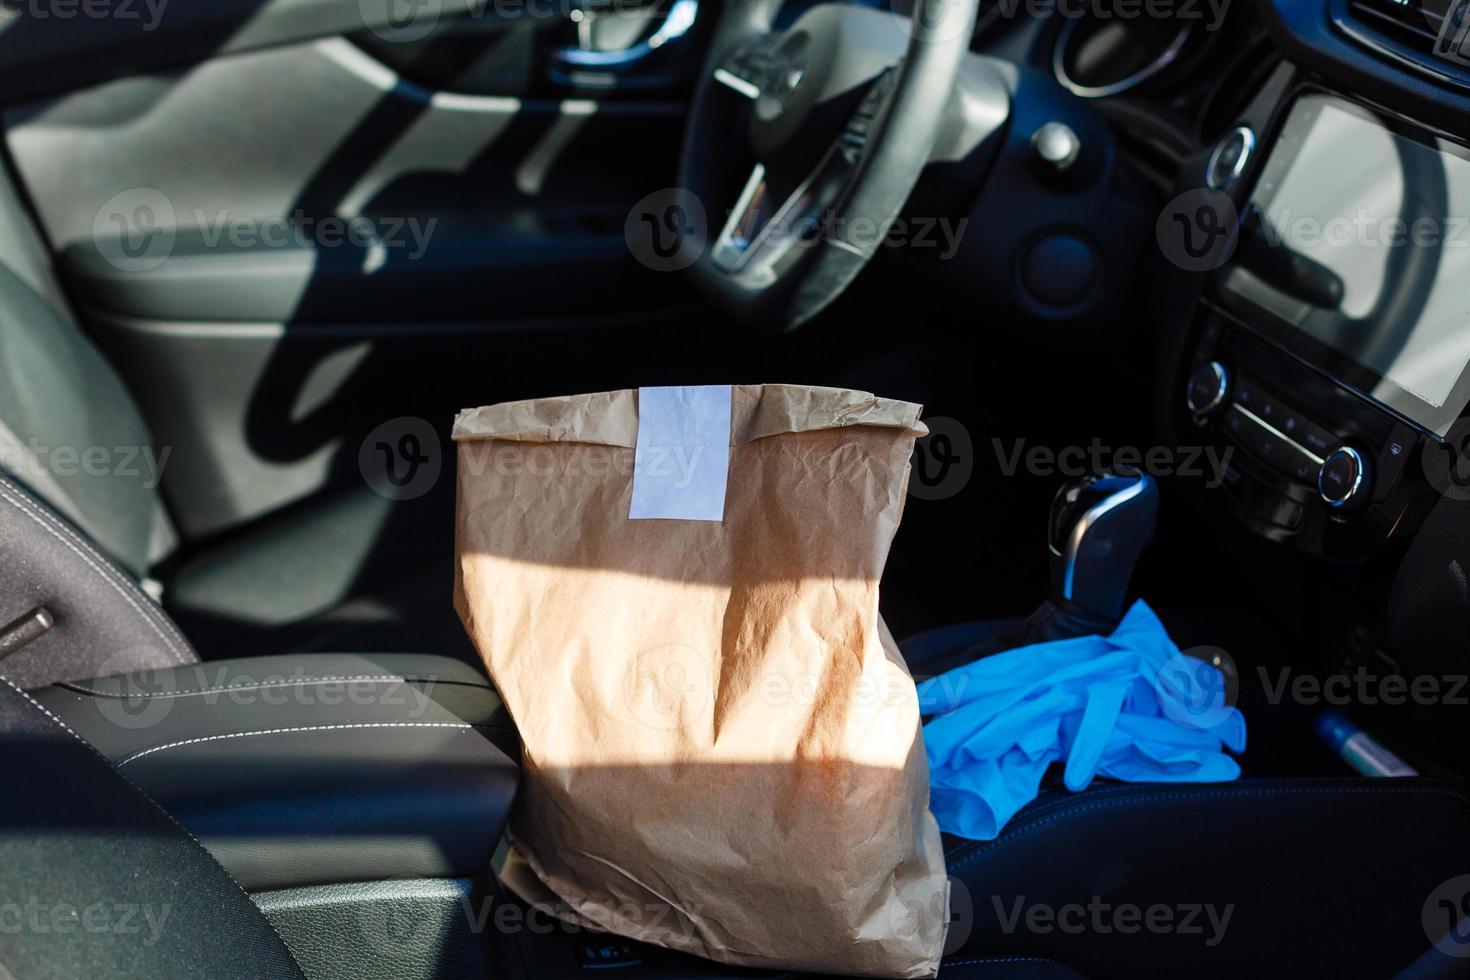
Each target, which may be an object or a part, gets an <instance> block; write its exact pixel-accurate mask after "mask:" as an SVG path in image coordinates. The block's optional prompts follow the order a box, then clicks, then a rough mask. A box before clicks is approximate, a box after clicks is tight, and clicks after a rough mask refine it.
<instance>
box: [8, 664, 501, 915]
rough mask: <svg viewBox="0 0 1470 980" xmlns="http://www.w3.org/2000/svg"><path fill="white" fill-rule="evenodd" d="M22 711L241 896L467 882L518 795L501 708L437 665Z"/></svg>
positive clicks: (343, 669) (327, 671) (124, 681)
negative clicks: (163, 824)
mask: <svg viewBox="0 0 1470 980" xmlns="http://www.w3.org/2000/svg"><path fill="white" fill-rule="evenodd" d="M34 695H35V697H36V699H37V700H38V701H40V702H41V703H42V704H43V705H44V706H45V707H46V708H47V709H49V710H50V711H52V712H53V713H55V714H56V715H57V716H59V717H60V718H61V719H62V720H63V721H65V722H66V724H68V725H70V726H71V727H72V728H74V729H75V730H76V731H77V732H78V733H79V734H80V735H81V736H82V737H83V738H85V739H87V741H89V742H91V743H92V744H93V745H94V746H96V748H97V749H98V750H99V751H100V752H102V754H103V755H105V756H106V757H107V758H108V759H109V760H110V761H111V762H112V763H113V764H114V765H115V766H116V767H117V768H118V769H119V770H120V771H121V772H122V774H123V775H124V776H126V777H128V778H129V779H131V780H132V781H133V782H134V783H136V784H137V785H138V786H139V787H140V788H142V789H143V790H144V791H145V792H146V793H148V794H149V795H150V796H152V797H153V798H154V799H155V800H157V801H158V802H159V803H160V804H162V805H163V806H164V807H165V808H166V809H167V810H168V811H169V812H170V813H172V814H173V815H174V816H175V817H176V818H177V819H178V820H179V822H180V823H182V824H183V825H184V826H185V827H187V828H188V829H189V830H190V831H191V832H192V833H193V834H194V835H195V836H197V837H198V838H199V839H200V841H201V843H203V844H204V846H205V847H207V848H209V850H210V851H211V852H212V853H213V854H214V856H215V857H216V858H217V859H218V860H219V862H220V863H221V864H223V865H224V866H225V867H226V868H227V869H228V870H229V871H230V872H231V873H232V874H233V875H234V876H235V878H236V879H237V880H238V881H239V882H240V884H241V885H243V886H244V887H245V888H246V889H248V890H252V891H253V890H261V889H270V888H285V887H294V886H299V885H308V884H326V883H338V882H349V881H370V880H382V879H388V878H404V877H420V878H422V877H451V876H468V875H477V874H481V873H483V872H484V871H485V869H486V868H487V867H488V865H489V861H490V857H491V855H492V854H493V852H494V850H495V847H496V844H497V843H498V841H499V839H500V836H501V832H502V830H503V829H504V826H505V821H506V818H507V816H508V814H509V810H510V805H511V802H512V800H513V798H514V795H515V790H516V786H517V784H518V780H519V766H518V764H517V760H518V756H519V748H518V739H517V737H516V734H515V731H514V727H513V725H512V723H511V721H510V718H509V715H508V714H507V712H506V711H505V708H504V706H503V704H502V703H501V701H500V698H499V697H498V696H497V695H496V693H495V692H494V690H492V689H491V687H490V684H489V682H488V681H487V680H486V679H485V677H484V676H483V675H482V674H480V673H479V672H478V671H476V670H475V669H474V668H472V667H470V666H469V665H468V664H465V663H462V662H460V661H458V660H451V659H448V658H445V657H432V656H421V655H409V654H305V655H287V656H272V657H254V658H250V659H245V660H230V661H215V662H212V663H201V664H194V665H190V666H186V667H177V668H171V669H167V670H158V671H148V672H145V673H138V674H124V675H120V676H116V677H104V678H100V679H97V680H92V681H79V682H68V683H65V684H59V685H56V686H54V687H49V688H45V689H43V690H40V691H36V692H34Z"/></svg>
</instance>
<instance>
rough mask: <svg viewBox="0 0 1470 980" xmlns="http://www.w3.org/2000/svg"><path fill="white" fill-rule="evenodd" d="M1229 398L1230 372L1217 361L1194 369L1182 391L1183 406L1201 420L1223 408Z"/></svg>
mask: <svg viewBox="0 0 1470 980" xmlns="http://www.w3.org/2000/svg"><path fill="white" fill-rule="evenodd" d="M1229 396H1230V372H1229V371H1226V370H1225V365H1223V364H1221V363H1220V362H1219V361H1211V362H1209V363H1208V364H1201V365H1200V366H1199V367H1197V368H1195V370H1194V373H1193V374H1192V375H1190V376H1189V384H1188V385H1187V386H1185V389H1184V404H1185V405H1187V406H1188V407H1189V410H1190V411H1191V412H1193V413H1194V414H1195V415H1198V416H1199V417H1201V418H1203V417H1205V416H1207V415H1213V414H1215V413H1216V412H1218V411H1219V410H1220V409H1221V408H1222V407H1224V405H1225V399H1226V398H1228V397H1229Z"/></svg>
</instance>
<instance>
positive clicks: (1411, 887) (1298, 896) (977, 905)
mask: <svg viewBox="0 0 1470 980" xmlns="http://www.w3.org/2000/svg"><path fill="white" fill-rule="evenodd" d="M1164 618H1165V620H1166V623H1167V624H1168V625H1169V627H1170V631H1171V633H1172V634H1173V635H1174V636H1175V638H1176V639H1181V638H1182V637H1188V639H1187V640H1182V642H1183V644H1184V645H1191V644H1192V643H1195V642H1203V640H1201V639H1199V634H1200V633H1201V632H1203V633H1204V634H1205V635H1207V636H1210V637H1213V638H1214V639H1215V641H1216V643H1218V644H1220V645H1222V646H1225V647H1226V648H1227V649H1235V650H1251V649H1256V650H1259V649H1261V646H1260V643H1259V639H1260V638H1259V637H1256V638H1255V640H1256V642H1254V643H1252V641H1251V640H1249V639H1248V632H1247V631H1248V629H1249V624H1248V623H1242V622H1240V621H1239V619H1237V620H1236V621H1235V622H1233V623H1222V622H1221V621H1220V620H1218V619H1214V620H1211V619H1209V618H1200V617H1183V618H1178V619H1175V620H1173V621H1170V617H1167V616H1166V617H1164ZM1004 626H1005V624H1003V623H978V624H969V625H965V626H957V627H950V628H946V629H943V630H936V631H932V632H930V633H926V634H924V635H922V636H919V637H915V638H914V639H913V640H912V641H910V642H908V643H905V644H903V648H904V651H905V655H906V656H907V657H908V658H909V661H910V666H911V667H912V669H913V671H914V673H915V675H916V676H930V675H933V674H935V673H941V672H943V670H946V669H950V668H952V667H954V666H957V665H958V664H959V663H962V662H964V660H965V659H966V655H967V653H966V652H967V651H969V650H970V649H971V648H972V647H974V646H975V645H976V644H977V643H978V642H979V641H981V640H982V639H984V638H985V637H986V636H988V635H990V634H991V633H992V632H994V631H997V630H999V629H1001V628H1004ZM1228 631H1229V632H1228ZM1245 689H1246V690H1249V689H1250V688H1249V687H1248V686H1247V687H1246V688H1245ZM1242 710H1243V711H1244V712H1245V715H1246V720H1247V724H1248V726H1250V745H1249V746H1248V748H1247V751H1246V753H1245V757H1244V759H1243V766H1244V769H1245V778H1242V779H1241V780H1239V781H1237V782H1234V783H1225V784H1215V785H1164V784H1120V783H1111V782H1098V783H1094V784H1093V786H1092V787H1091V788H1089V789H1088V790H1086V791H1084V792H1081V793H1071V792H1068V791H1067V790H1066V789H1065V788H1063V787H1060V786H1058V785H1051V786H1049V787H1048V788H1045V789H1044V790H1043V792H1042V794H1041V796H1040V797H1039V798H1038V799H1036V800H1035V801H1034V802H1033V803H1031V804H1030V805H1029V806H1028V807H1026V808H1025V809H1024V810H1022V811H1021V813H1020V814H1018V815H1017V816H1016V818H1015V819H1014V820H1012V822H1011V823H1010V824H1009V825H1008V826H1007V827H1006V828H1005V829H1004V830H1003V831H1002V832H1001V834H1000V836H999V837H998V838H997V839H996V840H994V841H989V842H979V841H968V840H962V839H959V838H955V837H950V836H948V835H946V837H945V845H946V846H945V852H946V861H947V864H948V868H949V874H950V877H951V879H952V881H953V885H952V887H953V889H954V895H955V897H954V899H953V900H952V908H953V910H954V916H955V921H954V922H953V923H952V924H951V930H952V942H953V943H955V944H957V945H953V946H951V949H953V950H955V956H954V957H952V958H955V959H959V958H962V957H964V956H965V955H966V954H974V955H976V956H981V955H983V956H989V957H1002V956H1019V957H1024V956H1034V957H1041V958H1046V959H1054V960H1056V961H1059V962H1061V963H1064V964H1066V965H1067V966H1068V967H1070V968H1073V969H1076V970H1079V971H1081V972H1082V973H1083V974H1085V975H1087V976H1089V977H1108V976H1127V977H1132V976H1145V975H1153V976H1169V975H1183V976H1200V977H1207V976H1221V977H1225V976H1231V977H1235V976H1242V975H1250V976H1290V977H1301V976H1328V975H1332V976H1364V977H1383V976H1391V975H1394V974H1396V973H1397V972H1398V971H1400V970H1404V969H1407V968H1408V967H1409V966H1410V964H1412V963H1414V962H1415V961H1416V959H1419V958H1420V957H1421V955H1422V954H1424V953H1425V951H1426V950H1427V949H1429V948H1430V941H1429V938H1428V936H1427V935H1426V933H1425V927H1424V925H1423V923H1422V915H1423V909H1424V905H1425V902H1426V901H1427V900H1428V898H1429V896H1430V893H1431V892H1432V891H1433V890H1434V889H1435V887H1436V886H1438V885H1440V884H1441V883H1442V882H1444V881H1445V880H1446V879H1448V878H1450V877H1453V876H1454V875H1456V874H1460V873H1463V871H1464V870H1465V869H1466V868H1470V835H1467V831H1470V797H1467V794H1466V791H1465V787H1464V784H1463V783H1462V782H1460V781H1458V780H1436V779H1422V778H1416V779H1395V780H1370V779H1364V778H1358V777H1354V776H1351V775H1342V776H1333V775H1328V774H1331V773H1335V772H1339V771H1340V772H1342V773H1347V770H1346V768H1345V767H1343V766H1341V764H1340V763H1339V762H1338V761H1337V760H1336V759H1335V757H1333V756H1331V755H1330V754H1329V753H1327V752H1326V750H1325V749H1321V748H1320V747H1318V746H1317V745H1316V742H1315V739H1314V737H1313V735H1312V732H1311V729H1310V718H1309V716H1308V715H1306V714H1305V713H1303V712H1300V711H1295V710H1293V709H1291V708H1290V706H1287V707H1286V708H1285V709H1283V710H1282V711H1280V712H1276V711H1274V710H1273V711H1272V712H1267V711H1266V710H1265V708H1264V706H1253V705H1251V704H1243V705H1242ZM1254 760H1258V761H1254ZM1292 767H1295V769H1294V770H1293V768H1292ZM1255 772H1259V773H1262V774H1263V775H1254V774H1253V773H1255ZM1210 906H1213V908H1214V910H1215V913H1214V914H1215V919H1214V920H1212V919H1211V918H1210V915H1209V907H1210ZM1155 907H1161V908H1162V909H1164V910H1167V915H1168V920H1169V921H1168V924H1167V926H1163V925H1160V924H1161V923H1163V921H1164V916H1165V915H1166V913H1165V912H1164V911H1159V912H1156V913H1155V915H1156V916H1158V917H1159V919H1158V922H1157V923H1156V926H1158V927H1156V928H1149V927H1148V926H1147V924H1146V916H1147V912H1148V910H1149V909H1151V908H1155ZM1122 908H1127V909H1128V910H1129V911H1127V912H1122V913H1120V912H1119V909H1122ZM1033 909H1041V910H1042V911H1041V912H1038V913H1035V915H1036V916H1037V918H1035V919H1028V916H1030V915H1032V914H1033V913H1032V911H1031V910H1033ZM1094 909H1096V911H1094ZM1134 909H1136V910H1138V911H1137V912H1134V911H1132V910H1134ZM1064 910H1065V911H1064ZM1227 910H1228V911H1227ZM1191 915H1192V919H1191V920H1190V922H1189V928H1187V929H1186V928H1185V927H1184V926H1185V923H1184V921H1183V919H1184V917H1185V916H1191ZM1063 917H1065V921H1064V919H1063ZM1125 925H1127V929H1126V931H1125V928H1120V927H1122V926H1125ZM1354 937H1359V938H1360V939H1366V940H1367V941H1359V939H1355V938H1354ZM1452 965H1457V964H1452Z"/></svg>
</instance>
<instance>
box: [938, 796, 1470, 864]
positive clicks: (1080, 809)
mask: <svg viewBox="0 0 1470 980" xmlns="http://www.w3.org/2000/svg"><path fill="white" fill-rule="evenodd" d="M1344 794H1353V795H1356V794H1365V795H1370V796H1404V795H1410V794H1415V795H1432V796H1448V797H1450V798H1451V799H1455V800H1458V801H1459V802H1460V803H1462V804H1464V805H1466V806H1470V799H1466V798H1465V796H1464V794H1462V793H1457V792H1454V791H1452V790H1449V789H1441V788H1438V787H1432V786H1405V787H1402V788H1399V787H1390V786H1383V787H1378V786H1361V787H1358V786H1282V787H1277V788H1274V789H1239V788H1236V789H1233V790H1216V791H1213V792H1210V791H1204V792H1194V793H1157V792H1155V793H1146V794H1140V795H1139V796H1134V797H1128V798H1127V799H1120V800H1103V801H1098V802H1094V803H1084V804H1082V805H1080V806H1076V807H1073V808H1072V809H1070V810H1068V811H1066V812H1063V813H1056V814H1053V815H1052V816H1049V817H1047V818H1045V819H1043V820H1037V821H1033V822H1031V823H1028V824H1026V825H1025V826H1019V827H1016V828H1014V830H1013V831H1008V832H1006V833H1005V834H1004V835H1003V836H1001V837H998V838H996V839H995V840H994V841H982V842H980V845H981V846H980V848H979V849H978V850H976V851H973V852H971V853H969V854H966V855H964V856H963V857H960V858H959V860H957V861H953V862H951V863H950V865H949V867H950V868H951V870H953V869H955V868H959V867H962V866H963V865H966V864H968V863H969V862H970V861H972V860H973V859H975V858H977V857H980V856H982V855H984V854H987V853H989V852H990V851H991V850H993V848H994V847H995V846H997V845H999V844H1002V843H1005V842H1008V841H1010V840H1013V839H1015V838H1017V837H1023V836H1025V835H1026V834H1029V833H1031V832H1032V831H1033V830H1039V829H1040V828H1042V827H1045V826H1046V825H1047V824H1051V823H1055V822H1056V821H1058V820H1065V819H1067V818H1069V817H1073V816H1077V815H1079V814H1082V813H1089V812H1093V811H1097V810H1106V809H1113V808H1116V807H1121V806H1131V805H1133V804H1136V803H1157V802H1160V801H1165V802H1167V801H1171V800H1194V799H1211V798H1219V797H1229V796H1237V797H1249V796H1314V795H1344Z"/></svg>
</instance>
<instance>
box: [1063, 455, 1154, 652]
mask: <svg viewBox="0 0 1470 980" xmlns="http://www.w3.org/2000/svg"><path fill="white" fill-rule="evenodd" d="M1158 513H1159V487H1158V484H1157V483H1155V482H1154V479H1153V477H1151V476H1149V475H1148V474H1146V473H1133V474H1128V475H1123V474H1110V475H1107V476H1088V477H1083V478H1082V479H1080V480H1074V481H1072V482H1071V483H1068V484H1067V485H1066V486H1064V487H1062V489H1061V490H1059V491H1057V495H1056V498H1055V499H1054V500H1053V501H1052V505H1051V522H1050V532H1051V540H1050V546H1051V599H1052V601H1053V602H1055V603H1058V604H1065V603H1071V604H1072V605H1074V606H1077V607H1078V608H1079V609H1081V610H1082V611H1084V612H1086V613H1088V614H1089V615H1090V616H1092V617H1095V618H1097V619H1100V620H1105V621H1107V622H1109V623H1116V622H1118V620H1120V619H1122V618H1123V603H1124V602H1125V601H1126V600H1127V598H1128V583H1129V582H1130V581H1131V580H1132V579H1133V570H1134V569H1135V568H1136V567H1137V566H1138V559H1139V558H1140V557H1141V556H1142V554H1143V549H1144V548H1145V547H1147V545H1148V543H1149V540H1150V539H1152V537H1153V533H1154V524H1155V523H1156V522H1157V520H1158Z"/></svg>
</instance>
